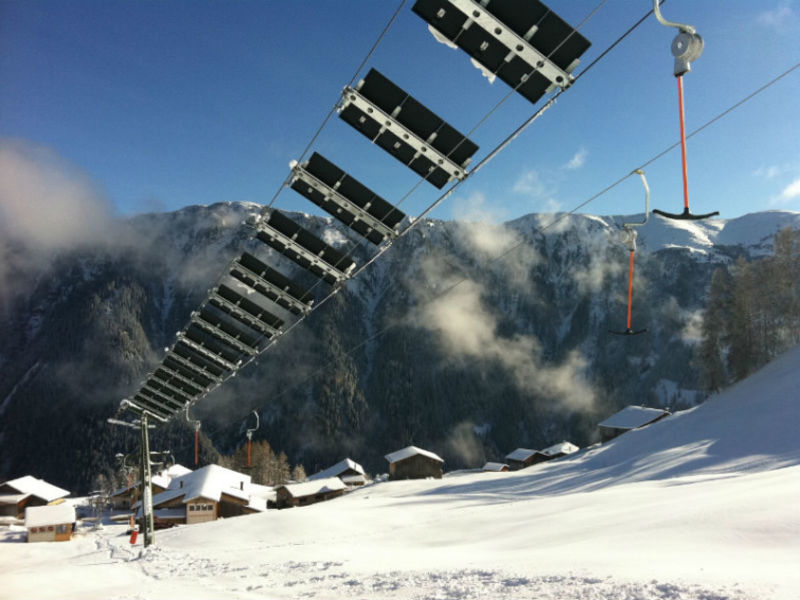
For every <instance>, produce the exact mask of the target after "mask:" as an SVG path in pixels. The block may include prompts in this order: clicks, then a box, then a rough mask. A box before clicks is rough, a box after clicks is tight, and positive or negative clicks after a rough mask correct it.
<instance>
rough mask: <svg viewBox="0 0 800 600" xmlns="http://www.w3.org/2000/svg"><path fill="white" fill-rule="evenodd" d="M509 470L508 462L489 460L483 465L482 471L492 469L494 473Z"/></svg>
mask: <svg viewBox="0 0 800 600" xmlns="http://www.w3.org/2000/svg"><path fill="white" fill-rule="evenodd" d="M508 470H509V469H508V465H507V464H506V463H499V462H487V463H486V464H485V465H483V467H481V471H490V472H492V473H505V472H506V471H508Z"/></svg>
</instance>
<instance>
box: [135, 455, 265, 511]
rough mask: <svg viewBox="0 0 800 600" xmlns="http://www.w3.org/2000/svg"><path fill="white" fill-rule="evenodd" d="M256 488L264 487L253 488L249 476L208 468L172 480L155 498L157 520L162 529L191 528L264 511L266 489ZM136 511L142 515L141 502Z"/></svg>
mask: <svg viewBox="0 0 800 600" xmlns="http://www.w3.org/2000/svg"><path fill="white" fill-rule="evenodd" d="M254 487H257V488H264V487H265V486H254V484H252V483H251V481H250V476H249V475H244V474H242V473H237V472H236V471H232V470H230V469H225V468H224V467H220V466H219V465H207V466H205V467H203V468H201V469H197V470H196V471H190V472H189V473H187V474H186V475H183V476H181V477H176V478H174V479H172V480H171V481H170V483H169V487H168V488H167V489H166V490H165V491H163V492H161V493H159V494H155V495H154V496H153V516H154V520H156V521H157V522H159V523H160V524H161V525H162V526H169V525H184V524H185V525H192V524H195V523H205V522H207V521H215V520H217V519H218V518H220V517H225V518H228V517H237V516H240V515H246V514H252V513H256V512H263V511H264V510H266V500H264V499H263V498H262V495H263V494H262V493H261V492H262V491H263V490H261V489H259V490H257V491H256V490H254V489H253V488H254ZM136 508H138V515H139V516H141V512H142V511H141V502H137V503H136Z"/></svg>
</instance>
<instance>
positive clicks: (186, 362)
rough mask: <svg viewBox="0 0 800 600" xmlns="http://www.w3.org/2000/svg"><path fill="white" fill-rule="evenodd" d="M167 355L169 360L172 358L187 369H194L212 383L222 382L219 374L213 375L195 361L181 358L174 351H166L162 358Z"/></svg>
mask: <svg viewBox="0 0 800 600" xmlns="http://www.w3.org/2000/svg"><path fill="white" fill-rule="evenodd" d="M167 357H169V358H170V360H174V361H175V362H176V363H178V364H179V365H181V366H183V367H185V368H187V369H189V370H190V371H194V372H195V373H197V374H198V375H201V376H202V377H205V378H206V379H210V380H211V381H213V382H214V383H222V377H220V376H219V375H215V374H214V373H212V372H211V371H208V370H206V368H205V367H202V366H200V365H198V364H196V363H193V362H192V361H190V360H188V359H186V358H183V357H182V356H180V355H179V354H177V353H175V352H174V351H171V352H168V353H167V355H166V356H165V357H164V359H165V360H166V358H167ZM197 385H200V384H199V383H198V384H197ZM206 389H208V388H206Z"/></svg>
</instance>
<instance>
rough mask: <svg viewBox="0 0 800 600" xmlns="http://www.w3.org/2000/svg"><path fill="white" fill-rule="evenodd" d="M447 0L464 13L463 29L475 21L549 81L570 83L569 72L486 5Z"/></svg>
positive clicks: (562, 85) (567, 85)
mask: <svg viewBox="0 0 800 600" xmlns="http://www.w3.org/2000/svg"><path fill="white" fill-rule="evenodd" d="M449 2H450V4H452V5H453V6H455V7H456V8H457V9H458V10H460V11H461V12H462V13H464V14H465V15H466V16H467V21H466V22H465V23H464V25H463V28H464V29H466V28H468V27H469V25H470V23H472V22H474V23H477V24H478V25H479V26H480V27H481V28H483V29H484V30H485V31H486V32H487V33H489V34H490V35H491V36H492V37H494V38H495V39H496V40H497V41H498V42H500V43H501V44H503V46H505V47H506V48H510V49H511V52H512V53H513V54H516V55H517V56H519V57H520V58H521V59H522V60H524V61H525V62H526V63H527V64H529V65H531V66H532V67H535V69H536V70H537V71H538V72H539V73H541V74H542V75H543V76H544V77H546V78H547V79H549V80H550V81H552V82H553V84H554V85H556V86H558V87H562V88H566V87H569V86H570V85H571V84H572V81H573V77H572V75H570V74H569V73H568V72H567V71H564V70H563V69H561V68H560V67H558V66H556V65H555V63H553V62H552V61H551V60H550V59H549V58H547V56H545V55H544V54H542V53H541V52H539V51H538V50H537V49H536V48H534V47H533V46H531V45H530V42H528V40H527V39H525V38H522V37H520V36H518V35H517V34H516V33H515V32H514V31H512V30H511V29H509V28H508V26H507V25H506V24H505V23H503V22H502V21H500V20H499V19H497V18H496V17H495V16H494V15H493V14H491V13H490V12H489V11H488V10H486V8H485V7H483V6H481V5H480V4H479V3H477V2H474V1H473V0H449ZM532 29H533V28H532ZM534 33H535V30H533V31H529V32H528V34H527V35H526V37H528V38H530V37H532V36H533V34H534ZM509 60H511V58H508V57H507V58H506V62H508V61H509ZM577 65H578V61H577V60H576V61H574V62H573V63H572V64H571V65H570V67H571V69H574V68H575V67H576V66H577Z"/></svg>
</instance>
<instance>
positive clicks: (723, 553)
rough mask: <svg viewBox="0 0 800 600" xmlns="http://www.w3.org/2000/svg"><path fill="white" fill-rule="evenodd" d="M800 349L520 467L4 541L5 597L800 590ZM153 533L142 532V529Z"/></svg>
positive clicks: (790, 595) (761, 594)
mask: <svg viewBox="0 0 800 600" xmlns="http://www.w3.org/2000/svg"><path fill="white" fill-rule="evenodd" d="M798 365H800V348H795V349H794V350H792V351H790V352H788V353H786V354H784V355H783V356H781V357H780V358H778V359H777V360H775V361H774V362H773V363H771V364H769V365H767V366H766V367H765V368H764V369H762V370H761V371H759V372H758V373H756V374H754V375H753V376H752V377H750V378H748V379H747V380H745V381H743V382H740V383H739V384H737V385H736V386H734V387H732V388H730V389H729V390H727V391H726V392H724V393H722V394H720V395H718V396H716V397H713V398H711V399H709V400H708V401H707V402H706V403H704V404H703V405H701V406H699V407H697V408H694V409H692V410H689V411H685V412H682V413H678V414H676V415H674V416H672V417H669V418H667V419H664V420H662V421H659V422H658V423H655V424H654V425H651V426H650V427H648V428H646V429H642V430H637V431H633V432H630V433H627V434H625V435H623V436H621V437H619V438H617V439H616V440H614V441H612V442H610V443H608V444H606V445H604V446H597V447H594V448H591V449H588V450H584V451H582V452H579V453H576V454H573V455H571V456H569V457H565V458H562V459H558V460H556V461H553V462H550V463H543V464H540V465H536V466H534V467H531V468H529V469H526V470H523V471H518V472H514V473H482V472H462V473H453V474H450V475H447V476H445V478H444V479H442V480H421V481H401V482H381V483H375V484H372V485H369V486H366V487H364V488H362V489H360V490H357V491H355V492H352V493H350V494H349V495H347V496H344V497H342V498H338V499H335V500H332V501H329V502H327V503H323V504H317V505H313V506H309V507H304V508H295V509H290V510H283V511H267V512H266V513H263V514H260V515H253V516H247V517H238V518H235V519H228V520H221V521H217V522H214V523H207V524H203V525H193V526H185V527H180V528H176V529H172V530H165V531H159V532H157V534H156V542H157V543H156V545H155V546H153V547H151V548H148V549H147V550H143V549H142V548H141V545H140V544H141V542H139V544H137V546H135V547H133V548H131V547H130V545H129V544H128V539H127V537H126V536H125V535H124V533H123V528H121V527H119V526H110V527H107V528H106V529H104V530H102V531H100V532H89V531H87V532H86V533H84V534H83V535H81V536H80V537H78V538H76V539H75V540H73V542H72V543H69V544H22V543H14V541H15V539H18V538H19V537H20V536H19V535H18V534H15V533H13V532H10V533H5V534H4V536H5V537H4V538H3V541H4V542H6V543H0V565H2V572H3V577H2V585H1V586H0V598H4V599H5V598H9V599H11V598H22V597H24V598H31V599H35V598H43V599H44V598H82V599H88V598H97V599H100V598H103V599H108V598H115V599H141V600H145V599H146V600H150V599H153V600H155V599H160V598H167V597H172V598H192V599H195V600H202V599H220V598H232V599H239V598H241V599H246V598H280V599H283V598H320V599H338V598H376V599H384V598H419V599H434V598H436V599H473V598H474V599H478V598H481V599H483V598H509V599H510V598H514V599H520V598H521V599H534V598H535V599H626V600H632V599H642V600H644V599H654V598H655V599H669V600H678V599H680V600H687V599H697V600H700V599H703V600H712V599H714V600H720V599H723V598H731V599H745V598H746V599H759V600H760V599H772V598H775V599H779V600H789V599H796V598H798V597H800V570H798V565H800V436H798V433H797V432H798V430H799V429H800V403H799V402H798V400H800V398H798V396H799V395H800V371H799V370H798ZM140 539H141V538H140Z"/></svg>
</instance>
